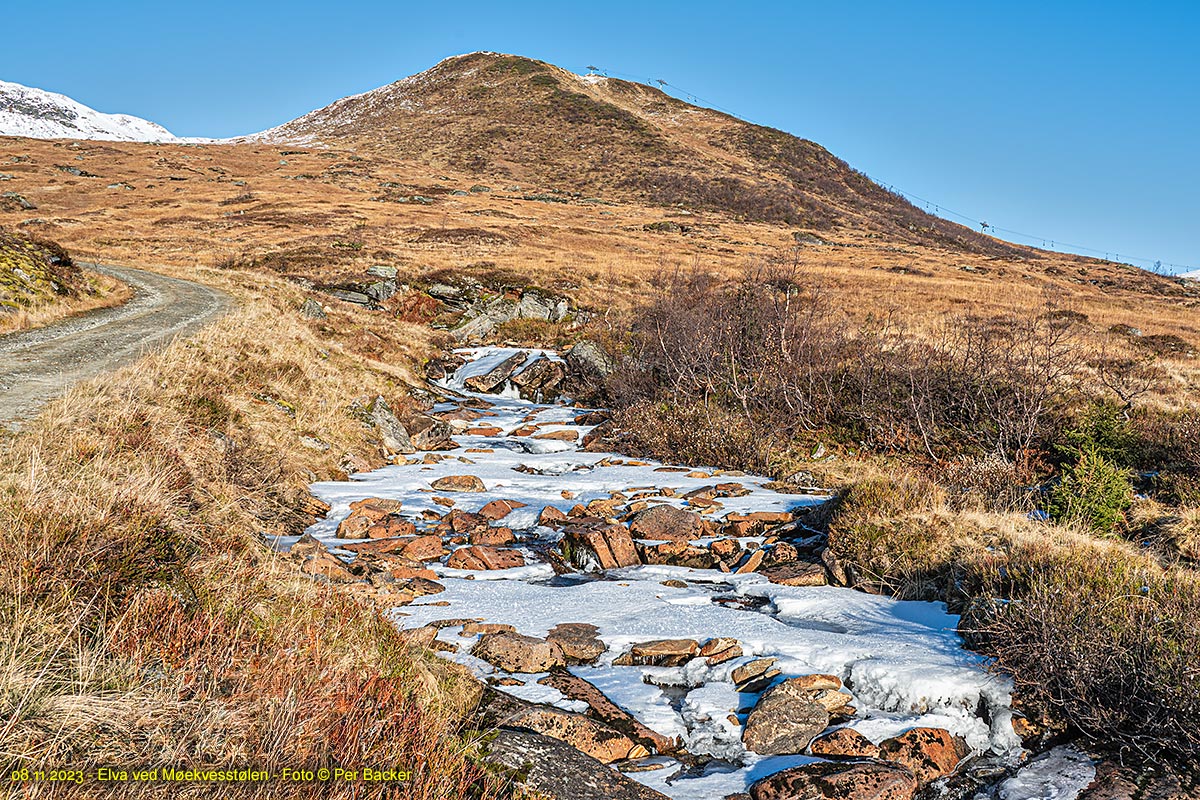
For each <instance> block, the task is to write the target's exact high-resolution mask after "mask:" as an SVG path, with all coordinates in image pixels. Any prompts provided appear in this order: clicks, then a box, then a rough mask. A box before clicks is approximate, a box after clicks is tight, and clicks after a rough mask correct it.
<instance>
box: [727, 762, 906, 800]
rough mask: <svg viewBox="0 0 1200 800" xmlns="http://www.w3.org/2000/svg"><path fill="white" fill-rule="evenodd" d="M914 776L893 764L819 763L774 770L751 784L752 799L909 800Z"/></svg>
mask: <svg viewBox="0 0 1200 800" xmlns="http://www.w3.org/2000/svg"><path fill="white" fill-rule="evenodd" d="M916 791H917V779H916V778H914V777H913V774H912V773H911V772H909V771H908V770H906V769H905V768H904V767H901V766H899V765H896V764H886V763H882V762H860V763H854V764H836V763H828V762H819V763H816V764H805V765H804V766H802V767H792V768H791V769H785V770H783V771H782V772H776V773H775V774H774V775H769V776H767V777H766V778H763V779H762V780H760V781H758V782H757V783H755V784H754V785H753V786H751V787H750V797H751V800H823V798H828V800H912V797H913V795H914V794H915V793H916Z"/></svg>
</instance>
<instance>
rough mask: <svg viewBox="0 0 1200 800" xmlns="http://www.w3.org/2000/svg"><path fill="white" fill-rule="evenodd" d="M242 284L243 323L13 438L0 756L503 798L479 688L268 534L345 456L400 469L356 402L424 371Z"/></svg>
mask: <svg viewBox="0 0 1200 800" xmlns="http://www.w3.org/2000/svg"><path fill="white" fill-rule="evenodd" d="M223 282H224V283H225V284H226V288H228V289H230V290H232V291H233V292H234V293H235V294H236V295H237V297H238V299H239V301H240V304H239V306H238V308H237V309H236V310H235V311H233V312H232V313H231V314H230V315H229V316H227V317H225V318H223V319H222V320H220V321H218V322H216V323H214V324H213V325H212V326H210V327H209V328H207V329H205V330H204V331H202V332H201V333H199V334H198V335H197V336H195V337H193V338H191V339H189V340H186V341H179V342H176V343H175V344H173V345H172V346H171V347H169V348H168V349H166V350H164V351H162V352H160V353H158V354H155V355H151V356H148V357H146V358H144V359H142V360H141V361H140V362H139V363H137V364H135V365H133V366H130V367H127V368H125V369H122V370H120V371H119V372H117V373H115V374H113V375H111V376H108V377H106V378H104V379H101V380H96V381H93V382H90V383H87V384H83V385H80V386H78V387H76V388H75V389H73V390H72V391H71V392H70V393H69V394H68V395H67V396H65V397H64V398H62V399H60V400H58V401H56V402H54V403H52V404H51V405H50V406H48V407H47V409H46V410H45V412H44V413H43V414H42V415H41V416H40V417H38V418H37V419H36V420H34V421H32V422H31V423H30V424H29V426H28V428H27V429H26V431H25V432H24V433H22V434H21V435H19V436H10V437H8V438H7V439H6V440H4V441H3V442H0V624H2V625H3V626H4V627H5V629H6V630H7V631H8V632H9V635H7V636H6V637H4V638H3V640H2V641H0V753H2V754H3V758H2V759H0V760H2V761H3V762H4V764H5V766H6V770H7V769H9V768H21V767H26V768H29V769H39V768H40V769H49V768H55V767H57V768H64V769H85V770H88V769H93V768H96V767H99V766H110V767H121V768H142V767H154V766H168V765H169V766H177V767H180V766H186V767H192V766H195V767H204V766H225V767H244V768H260V769H269V770H274V771H276V772H278V770H279V769H281V768H282V767H285V766H286V767H293V768H300V767H307V768H316V767H319V766H330V767H332V766H336V765H343V766H346V767H352V768H357V767H362V766H378V767H381V768H382V767H395V768H399V769H411V770H412V772H413V779H412V781H411V782H410V783H408V784H406V785H405V786H404V787H402V788H401V789H396V787H395V786H394V785H393V786H392V788H391V789H386V790H385V789H384V788H382V787H374V788H371V787H366V786H364V785H362V784H358V785H346V786H342V787H336V786H332V785H329V784H324V785H314V784H309V783H297V784H288V783H283V782H280V781H270V782H267V783H264V784H247V783H238V784H218V785H213V786H209V787H196V786H192V787H189V788H188V789H186V791H185V792H184V794H188V793H190V795H189V796H220V797H312V796H328V797H341V796H358V797H365V796H379V795H380V794H381V793H382V792H384V791H396V792H397V793H398V794H397V796H404V797H412V798H427V799H428V800H434V798H438V799H439V800H440V799H441V798H445V797H451V796H466V795H467V793H468V792H470V791H474V792H478V793H479V796H481V797H491V796H495V793H496V791H497V784H496V782H495V781H494V780H493V779H491V778H489V777H488V776H487V775H486V774H485V773H484V771H483V770H482V769H481V768H479V767H477V766H475V765H474V763H473V762H471V761H470V759H469V757H468V756H469V752H470V746H469V742H467V741H466V740H464V739H463V738H461V737H460V734H459V731H460V725H461V724H462V722H463V718H464V715H465V714H466V713H467V712H469V710H470V709H471V707H472V705H473V703H474V702H475V699H476V693H477V690H476V688H475V684H474V681H473V680H472V679H470V678H469V677H466V676H465V675H464V674H462V673H460V672H458V671H456V670H455V669H454V668H452V667H450V666H448V665H446V664H445V663H444V662H441V661H439V660H437V659H436V658H434V657H433V656H432V654H430V653H428V652H424V651H417V650H414V649H412V648H410V647H408V646H407V645H405V644H404V643H403V642H402V641H401V640H400V639H399V637H398V636H397V634H396V631H395V629H394V628H393V627H392V626H391V625H389V624H387V623H385V622H384V621H382V620H381V619H380V618H379V616H378V615H377V614H376V612H375V610H374V608H373V607H372V605H371V604H370V603H369V602H358V601H356V599H355V598H354V597H353V596H352V595H348V594H347V593H346V592H344V591H340V590H336V589H334V588H332V587H330V586H328V585H322V584H318V583H315V582H313V581H312V580H310V579H308V578H306V577H303V576H301V575H299V573H297V572H296V571H295V570H294V569H293V568H292V567H291V566H290V565H289V564H288V563H287V562H286V561H283V560H281V558H280V557H278V556H276V555H274V554H273V553H272V551H271V550H270V549H269V548H268V547H267V546H266V545H265V544H264V539H263V536H264V534H268V535H275V534H285V533H298V532H299V531H300V530H302V529H303V527H304V526H305V525H306V524H308V522H309V519H308V518H307V517H305V516H304V515H303V513H301V512H300V511H298V510H297V508H298V506H299V505H300V503H301V501H302V500H303V498H305V497H306V496H307V489H306V485H307V483H308V482H310V481H312V480H315V479H318V478H332V477H336V476H339V475H341V474H342V473H341V468H340V466H339V462H340V461H341V458H342V457H343V456H344V455H345V454H347V453H353V454H355V455H357V456H358V457H360V458H362V459H364V460H365V461H367V462H368V463H373V464H379V463H382V462H381V457H380V453H379V451H378V449H377V445H376V444H375V442H374V441H373V440H372V438H371V435H370V432H369V431H368V430H366V429H364V428H363V426H362V425H361V424H360V423H359V422H358V421H356V420H355V419H354V418H352V417H351V416H350V415H349V414H348V413H347V406H348V404H349V403H350V402H351V401H352V400H354V399H356V398H366V397H371V396H374V395H376V394H383V395H385V396H388V397H390V398H391V399H392V400H393V404H394V405H395V406H397V407H403V405H404V402H406V401H404V400H403V397H402V393H403V389H402V388H401V382H402V381H403V379H404V376H405V371H404V368H403V365H401V364H396V365H392V366H388V365H385V364H382V363H380V364H377V365H374V366H372V365H369V364H367V363H366V361H365V360H364V359H362V358H361V357H359V356H355V355H352V354H350V353H349V352H348V349H347V347H345V346H344V345H343V344H342V343H340V342H339V341H337V340H336V339H334V338H329V337H325V336H323V335H322V333H321V331H320V330H319V329H317V328H316V327H315V326H312V327H310V326H309V325H308V324H306V323H304V322H303V321H301V320H300V318H299V317H298V316H297V315H296V314H295V311H294V308H295V305H296V304H297V302H298V299H297V297H296V295H297V293H296V292H295V291H294V290H288V289H287V288H286V287H284V286H282V285H280V283H279V282H278V281H277V280H275V279H268V280H267V281H266V283H267V284H268V287H267V289H266V290H263V289H260V288H258V287H254V286H247V285H242V286H238V285H236V284H235V283H234V281H233V280H232V277H231V276H225V279H224V281H223ZM406 333H414V334H415V331H412V332H410V331H407V330H406V329H405V328H403V327H401V328H395V329H394V330H393V332H392V335H393V336H395V337H397V338H400V337H403V336H404V335H405V334H406ZM424 341H427V340H426V339H424V338H423V337H421V336H419V335H414V336H413V341H409V342H404V341H399V342H397V343H395V345H394V348H393V349H394V351H395V352H397V353H401V352H407V353H410V354H412V353H414V352H416V351H417V350H418V349H419V348H420V347H421V346H422V344H421V343H422V342H424ZM302 435H312V436H317V437H320V438H321V439H323V440H324V441H326V442H328V443H329V444H330V445H331V449H330V450H329V451H328V452H324V453H321V452H317V451H313V450H309V449H306V448H305V447H304V446H303V445H302V444H301V442H300V437H301V436H302ZM5 774H6V776H7V775H8V772H7V771H6V773H5ZM26 788H28V789H30V792H29V793H30V795H31V796H85V797H86V796H96V795H97V794H98V793H103V794H105V795H106V796H130V797H143V796H144V797H151V796H164V797H165V796H177V791H178V790H177V789H175V788H174V787H172V786H170V785H168V784H164V783H157V784H146V783H140V784H139V783H129V784H121V785H110V786H106V787H103V789H101V788H100V787H98V786H97V785H96V784H95V783H93V782H92V781H91V780H90V779H89V780H87V781H85V783H84V784H83V785H80V786H76V785H74V784H59V785H49V784H41V785H38V786H34V785H33V784H27V785H26Z"/></svg>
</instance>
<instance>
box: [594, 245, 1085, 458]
mask: <svg viewBox="0 0 1200 800" xmlns="http://www.w3.org/2000/svg"><path fill="white" fill-rule="evenodd" d="M840 302H841V301H840V299H839V298H837V297H835V296H833V295H832V294H831V293H830V292H827V291H825V290H824V289H822V288H821V287H820V286H817V285H814V284H812V283H811V282H807V281H805V280H803V276H802V275H801V274H800V273H799V272H798V271H797V270H796V268H795V267H791V268H785V269H762V270H759V271H756V272H755V273H753V274H750V275H748V276H747V277H746V278H745V279H744V280H742V281H740V282H736V283H726V282H721V281H719V280H717V279H715V278H713V277H711V276H708V275H704V274H697V273H693V274H688V275H682V276H677V277H676V278H675V279H674V280H673V281H672V282H670V283H669V284H668V285H667V286H666V287H665V288H664V290H663V292H662V294H661V295H660V296H659V297H658V298H657V299H656V301H655V302H653V303H652V304H650V305H649V306H648V307H646V308H645V309H644V310H643V311H642V312H641V314H640V316H639V317H638V318H637V320H636V322H635V324H634V326H633V336H632V343H631V346H630V350H629V356H628V358H627V359H626V362H625V369H624V370H623V371H622V374H621V375H620V376H619V377H618V378H617V379H616V380H614V381H612V382H611V384H610V390H611V392H612V393H613V395H614V400H615V402H616V403H617V404H618V405H630V404H632V403H635V402H638V401H644V400H655V401H664V402H669V403H683V404H686V403H692V402H699V403H702V404H705V405H713V404H715V405H719V406H722V407H724V408H726V409H729V410H731V411H735V412H737V413H739V414H741V415H742V416H743V417H744V418H745V419H746V420H747V421H748V422H749V423H751V424H754V425H758V426H759V427H761V428H763V429H764V430H767V431H771V432H773V433H776V434H781V435H790V436H795V435H797V434H802V433H803V432H806V431H816V430H820V431H822V432H823V433H824V434H826V435H831V436H833V437H834V438H837V439H841V440H843V441H848V442H854V443H860V444H862V445H866V446H870V447H873V448H876V449H880V450H887V451H897V452H912V453H919V454H922V455H924V456H927V457H928V458H930V459H932V460H934V461H937V460H941V459H946V458H950V457H954V456H958V455H964V454H966V455H973V456H981V455H986V454H996V455H998V456H1001V457H1003V458H1005V459H1008V460H1010V461H1011V460H1015V459H1018V458H1020V457H1022V456H1023V454H1024V453H1025V452H1026V451H1028V450H1029V449H1030V448H1031V447H1033V445H1034V444H1035V443H1037V442H1039V440H1041V439H1042V438H1044V437H1045V436H1046V435H1047V434H1048V432H1049V431H1050V429H1051V428H1052V427H1053V420H1054V418H1055V415H1056V414H1057V413H1059V411H1060V408H1061V407H1062V405H1063V398H1064V395H1065V394H1067V393H1068V392H1069V391H1070V390H1071V389H1072V388H1073V387H1074V386H1075V385H1076V384H1077V382H1078V377H1079V374H1080V371H1081V368H1082V366H1083V360H1082V356H1081V352H1082V351H1081V348H1080V347H1079V341H1078V337H1077V336H1076V325H1077V323H1076V321H1075V320H1073V319H1071V318H1069V317H1063V316H1061V315H1050V314H1041V315H1031V316H1029V317H1025V318H1016V317H1003V318H978V317H962V318H956V319H950V320H947V321H946V323H945V324H944V325H943V326H941V328H940V329H939V330H937V331H935V332H934V334H933V335H932V336H929V335H917V334H915V333H913V332H911V331H909V330H907V329H905V328H904V327H903V326H900V325H897V324H895V323H894V322H893V321H891V320H888V319H883V320H875V321H872V322H870V323H868V324H864V325H858V326H855V325H853V324H852V323H851V322H850V319H849V317H848V315H847V314H845V313H844V312H843V311H841V310H840Z"/></svg>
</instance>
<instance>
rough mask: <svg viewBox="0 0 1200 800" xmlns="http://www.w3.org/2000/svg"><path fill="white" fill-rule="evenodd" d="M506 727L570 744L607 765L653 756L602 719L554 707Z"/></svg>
mask: <svg viewBox="0 0 1200 800" xmlns="http://www.w3.org/2000/svg"><path fill="white" fill-rule="evenodd" d="M504 724H505V727H509V728H526V729H528V730H531V731H533V732H534V733H540V734H542V735H543V736H550V737H552V738H555V739H558V740H559V741H560V742H566V743H567V744H569V745H571V746H572V747H574V748H575V749H576V750H579V751H580V752H583V753H587V754H588V755H589V756H591V757H592V758H594V759H596V760H597V761H600V762H601V763H603V764H611V763H612V762H614V761H621V760H622V759H626V758H637V757H644V756H646V755H648V753H649V751H648V750H646V748H645V747H644V746H643V745H639V744H638V743H636V742H634V741H633V740H632V739H630V738H629V737H628V736H626V735H625V734H623V733H621V732H620V731H618V730H617V729H615V728H613V727H611V726H609V725H606V724H605V723H603V722H601V721H600V720H596V719H592V718H591V717H588V716H584V715H583V714H576V713H574V712H572V711H564V710H563V709H561V708H554V707H552V706H533V707H531V708H528V709H526V710H525V711H522V712H520V713H518V714H515V715H514V716H512V717H509V718H508V719H507V720H505V722H504Z"/></svg>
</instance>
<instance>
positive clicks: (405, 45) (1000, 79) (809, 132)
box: [0, 0, 1200, 269]
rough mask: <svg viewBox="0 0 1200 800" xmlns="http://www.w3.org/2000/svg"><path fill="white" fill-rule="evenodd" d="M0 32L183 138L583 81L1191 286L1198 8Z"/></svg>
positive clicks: (25, 14) (501, 10)
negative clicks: (667, 104) (746, 131)
mask: <svg viewBox="0 0 1200 800" xmlns="http://www.w3.org/2000/svg"><path fill="white" fill-rule="evenodd" d="M4 27H5V28H6V29H7V30H8V31H9V32H12V31H24V32H27V34H28V35H21V36H13V35H7V36H6V37H5V47H4V49H3V50H2V51H0V79H5V80H11V81H16V82H18V83H24V84H27V85H31V86H37V87H40V88H44V89H49V90H52V91H58V92H62V93H64V94H67V95H70V96H72V97H74V98H75V99H77V100H79V101H81V102H83V103H86V104H88V105H91V106H93V107H95V108H98V109H100V110H102V111H122V112H127V113H131V114H137V115H139V116H143V117H146V118H148V119H151V120H154V121H155V122H158V123H161V124H163V125H165V126H166V127H167V128H169V129H170V130H171V131H173V132H174V133H176V134H179V135H188V136H229V135H234V134H240V133H248V132H252V131H257V130H261V129H263V128H267V127H270V126H272V125H275V124H278V123H280V122H283V121H285V120H288V119H291V118H293V117H295V116H298V115H300V114H302V113H304V112H306V111H309V110H311V109H313V108H316V107H319V106H321V105H324V104H326V103H328V102H330V101H332V100H334V99H337V98H338V97H342V96H344V95H347V94H351V93H354V92H361V91H365V90H367V89H371V88H374V87H376V86H380V85H383V84H386V83H390V82H391V81H393V80H396V79H398V78H401V77H404V76H406V75H409V74H412V73H415V72H419V71H421V70H423V69H426V68H428V67H429V66H431V65H433V64H434V63H436V62H437V61H438V60H440V59H441V58H444V57H446V56H448V55H453V54H457V53H463V52H470V51H473V50H496V51H501V52H510V53H518V54H521V55H528V56H532V57H535V58H540V59H543V60H545V61H549V62H552V63H555V64H558V65H560V66H563V67H566V68H568V69H572V70H575V71H577V72H582V71H584V70H585V67H586V66H587V65H589V64H594V65H597V66H601V67H604V68H605V69H607V70H608V71H609V74H613V75H621V76H623V77H631V78H633V79H640V80H647V79H651V78H662V79H664V80H666V81H668V82H670V83H671V84H672V85H674V86H679V87H683V88H684V89H685V90H687V91H690V92H694V93H695V94H696V95H697V96H698V97H700V98H702V99H703V100H704V101H706V103H705V104H709V105H715V106H718V107H721V108H723V109H726V110H730V111H733V112H736V113H737V114H739V115H740V116H743V117H745V118H747V119H749V120H752V121H754V122H758V123H761V124H764V125H771V126H773V127H777V128H782V129H783V130H786V131H789V132H791V133H794V134H796V135H798V136H803V137H805V138H809V139H813V140H815V141H817V142H820V143H821V144H822V145H824V146H826V147H827V148H829V149H830V150H831V151H832V152H834V153H835V154H837V155H838V156H840V157H842V158H844V159H846V160H847V161H849V162H850V163H851V165H853V166H855V167H857V168H859V169H861V170H863V171H864V172H866V173H868V174H869V175H871V176H873V177H876V178H877V179H879V180H881V181H882V182H885V183H889V184H892V185H894V186H896V187H897V188H900V189H902V190H904V191H906V192H909V193H911V194H913V195H916V196H919V197H922V198H927V199H928V200H930V201H931V202H932V203H935V204H937V206H938V207H939V208H941V209H951V210H953V211H954V212H958V213H961V214H963V215H964V216H966V217H967V218H969V219H973V220H986V221H987V222H989V223H991V224H992V225H995V226H997V227H998V228H1003V229H1007V230H1011V231H1020V232H1024V233H1030V234H1034V235H1035V236H1037V237H1039V241H1036V242H1034V243H1035V244H1040V237H1048V238H1047V243H1049V241H1050V240H1055V241H1056V242H1059V243H1062V242H1067V243H1072V244H1079V245H1084V246H1086V247H1090V248H1094V249H1096V250H1099V251H1108V252H1111V253H1115V254H1120V255H1121V256H1122V258H1129V257H1138V258H1148V259H1158V260H1161V261H1163V262H1166V263H1174V264H1180V265H1190V266H1191V268H1193V269H1200V235H1198V234H1197V228H1198V222H1200V200H1198V199H1197V197H1198V192H1200V158H1198V154H1197V144H1198V143H1200V48H1198V47H1197V46H1196V40H1197V37H1198V36H1200V3H1196V2H1194V0H1193V1H1192V2H1182V1H1179V0H1160V1H1159V2H1155V1H1154V0H1149V1H1148V2H1141V3H1136V2H1110V1H1106V0H1093V1H1092V2H1082V1H1078V2H1077V1H1075V0H1060V1H1059V2H1055V1H1054V0H1041V2H1025V0H1006V1H1005V2H1001V3H980V2H948V1H947V0H937V1H931V2H920V0H910V1H909V2H905V1H903V0H892V1H891V2H877V1H876V0H869V1H866V2H853V0H847V1H846V2H835V1H833V0H827V1H826V2H809V1H808V0H793V2H762V3H741V4H739V3H729V2H721V3H710V2H704V1H703V0H696V1H695V2H670V1H667V0H660V2H644V0H643V2H624V0H611V1H610V2H584V3H569V4H568V3H560V2H559V3H555V2H525V3H520V2H497V1H496V0H492V2H474V0H459V1H458V2H454V3H438V2H421V3H408V2H402V1H401V0H391V1H385V0H341V2H336V3H330V2H317V1H316V0H290V1H289V2H286V3H284V2H275V1H274V0H240V2H231V1H230V0H205V2H192V1H191V0H178V2H165V3H164V2H161V0H158V1H157V2H146V1H144V0H127V1H125V2H122V1H121V0H110V1H109V2H95V0H86V2H85V1H83V0H76V1H68V0H42V2H39V3H20V4H18V3H10V4H6V7H5V9H4ZM39 31H42V32H45V33H44V35H37V34H35V32H39ZM931 210H932V209H931ZM943 213H944V212H943Z"/></svg>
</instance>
